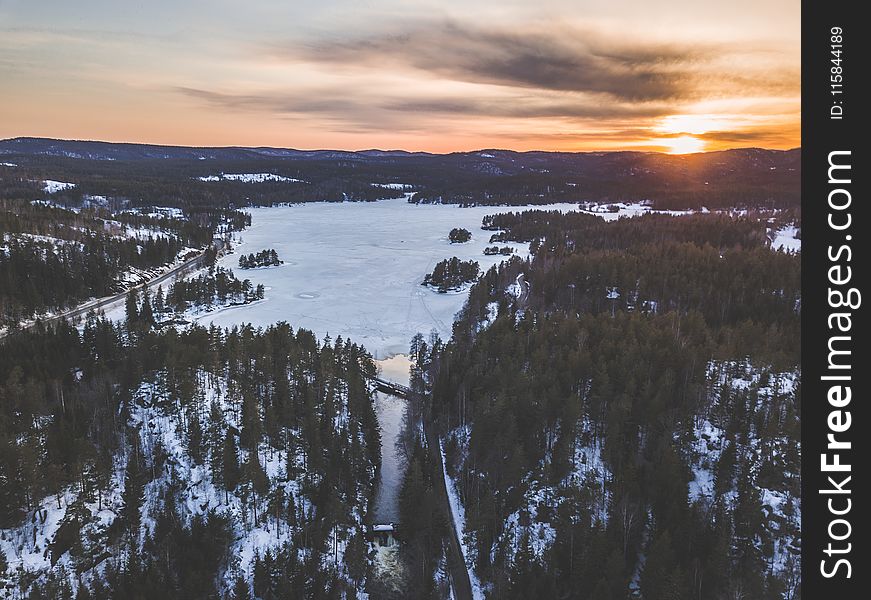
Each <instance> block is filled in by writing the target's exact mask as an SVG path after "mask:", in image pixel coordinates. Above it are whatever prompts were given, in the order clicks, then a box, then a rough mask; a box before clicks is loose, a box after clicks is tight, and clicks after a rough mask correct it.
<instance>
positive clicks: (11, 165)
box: [0, 162, 18, 167]
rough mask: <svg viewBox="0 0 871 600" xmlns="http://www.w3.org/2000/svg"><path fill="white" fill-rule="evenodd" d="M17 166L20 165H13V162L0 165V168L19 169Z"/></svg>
mask: <svg viewBox="0 0 871 600" xmlns="http://www.w3.org/2000/svg"><path fill="white" fill-rule="evenodd" d="M17 166H18V165H16V164H15V163H11V162H3V163H0V167H17Z"/></svg>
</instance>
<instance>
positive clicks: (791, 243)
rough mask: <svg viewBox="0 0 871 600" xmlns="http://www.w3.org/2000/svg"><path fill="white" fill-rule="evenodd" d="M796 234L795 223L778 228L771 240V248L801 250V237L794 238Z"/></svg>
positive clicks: (797, 232)
mask: <svg viewBox="0 0 871 600" xmlns="http://www.w3.org/2000/svg"><path fill="white" fill-rule="evenodd" d="M797 235H799V228H798V227H796V226H795V225H789V226H787V227H783V228H781V229H778V230H777V231H776V232H775V233H774V239H773V240H772V241H771V248H772V249H774V250H783V251H784V252H801V239H800V238H796V236H797Z"/></svg>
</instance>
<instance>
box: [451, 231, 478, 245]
mask: <svg viewBox="0 0 871 600" xmlns="http://www.w3.org/2000/svg"><path fill="white" fill-rule="evenodd" d="M448 239H449V240H451V243H452V244H465V243H466V242H468V241H469V240H471V239H472V232H471V231H469V230H468V229H463V228H462V227H454V228H453V229H451V232H450V233H449V234H448Z"/></svg>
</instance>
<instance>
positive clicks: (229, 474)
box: [222, 430, 240, 492]
mask: <svg viewBox="0 0 871 600" xmlns="http://www.w3.org/2000/svg"><path fill="white" fill-rule="evenodd" d="M222 462H223V481H224V488H225V489H226V490H228V491H231V492H232V491H233V490H235V489H236V486H237V485H239V478H240V469H239V455H238V453H237V451H236V438H235V436H234V435H233V432H231V431H229V430H228V431H227V435H226V436H225V437H224V450H223V461H222Z"/></svg>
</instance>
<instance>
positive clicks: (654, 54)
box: [269, 21, 713, 102]
mask: <svg viewBox="0 0 871 600" xmlns="http://www.w3.org/2000/svg"><path fill="white" fill-rule="evenodd" d="M403 29H404V31H405V33H403V34H399V35H396V34H383V35H372V36H368V37H365V38H358V39H354V38H350V39H348V38H343V39H341V40H322V41H317V42H311V43H308V44H299V43H292V44H286V45H278V46H272V47H271V48H270V49H269V52H270V53H271V54H273V55H277V56H279V57H281V58H284V59H288V60H305V61H310V62H328V63H332V64H334V65H336V66H337V67H339V68H341V67H351V66H365V67H378V68H383V67H384V66H385V65H392V66H400V67H401V66H404V67H407V68H414V69H418V70H422V71H426V72H429V73H431V74H433V75H435V76H439V77H444V78H448V79H453V80H457V81H464V82H473V83H488V84H497V85H505V86H511V87H519V88H532V89H538V90H551V91H557V92H586V93H591V94H601V95H607V96H609V97H611V98H616V99H619V100H622V101H631V102H638V101H641V102H648V101H662V100H673V99H676V98H681V97H685V96H686V95H687V94H688V93H690V91H691V85H692V77H691V73H692V71H693V69H694V66H693V65H694V64H695V63H696V62H697V61H699V60H701V59H702V58H703V57H704V55H705V54H707V53H710V52H712V51H713V50H712V49H710V48H709V49H702V48H700V47H699V46H697V45H693V46H689V45H687V46H682V45H678V44H661V43H647V44H642V43H634V42H626V41H621V40H619V39H615V38H614V37H605V36H602V35H601V34H598V33H596V32H594V31H592V30H591V31H579V30H573V29H565V28H555V29H553V30H546V31H542V30H512V31H507V30H497V29H486V28H477V27H471V26H468V25H463V24H460V23H457V22H451V21H442V22H420V23H414V24H411V25H405V26H404V27H403Z"/></svg>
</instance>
